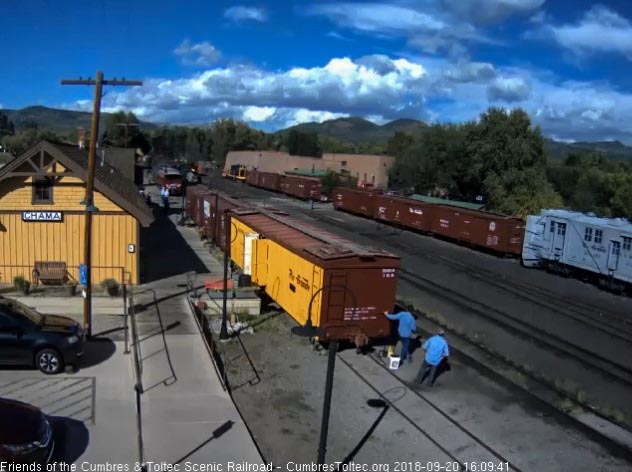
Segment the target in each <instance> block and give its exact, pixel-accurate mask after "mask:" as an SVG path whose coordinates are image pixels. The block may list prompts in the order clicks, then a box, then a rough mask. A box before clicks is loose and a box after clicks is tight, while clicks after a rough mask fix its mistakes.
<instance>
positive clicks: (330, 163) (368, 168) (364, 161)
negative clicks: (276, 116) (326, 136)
mask: <svg viewBox="0 0 632 472" xmlns="http://www.w3.org/2000/svg"><path fill="white" fill-rule="evenodd" d="M394 162H395V158H394V157H393V156H382V155H379V154H335V153H323V157H320V158H319V157H307V156H293V155H290V154H288V153H287V152H275V151H231V152H229V153H228V154H227V155H226V163H225V165H224V170H225V171H226V172H228V171H230V166H231V165H234V164H241V165H245V166H246V168H247V169H252V168H256V169H257V170H260V171H262V172H275V173H277V174H283V173H284V172H286V171H290V170H294V169H314V170H332V171H334V172H343V171H346V172H348V173H350V174H351V175H352V176H354V177H357V178H358V182H359V183H363V182H364V183H368V184H372V185H373V186H374V187H378V188H382V189H386V188H387V187H388V171H389V169H390V168H391V166H392V165H393V163H394Z"/></svg>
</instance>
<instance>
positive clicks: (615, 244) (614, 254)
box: [608, 240, 621, 271]
mask: <svg viewBox="0 0 632 472" xmlns="http://www.w3.org/2000/svg"><path fill="white" fill-rule="evenodd" d="M620 253H621V242H620V241H614V240H610V247H609V248H608V270H612V271H615V270H617V269H618V268H619V254H620Z"/></svg>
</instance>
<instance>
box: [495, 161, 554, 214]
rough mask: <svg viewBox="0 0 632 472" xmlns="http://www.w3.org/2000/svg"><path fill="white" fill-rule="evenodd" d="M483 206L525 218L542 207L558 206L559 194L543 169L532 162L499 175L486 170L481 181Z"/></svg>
mask: <svg viewBox="0 0 632 472" xmlns="http://www.w3.org/2000/svg"><path fill="white" fill-rule="evenodd" d="M484 185H485V189H486V191H487V198H488V200H487V206H488V207H489V208H490V209H492V210H494V211H498V212H500V213H503V214H506V215H514V216H519V217H522V218H525V217H526V216H527V215H529V214H537V213H539V212H540V210H541V209H542V208H559V207H561V206H562V197H561V196H560V195H559V194H558V193H557V192H556V191H555V190H554V189H553V186H552V185H551V184H550V183H549V182H548V181H547V179H546V174H545V172H544V170H543V169H541V168H538V167H535V166H532V167H529V168H526V169H520V170H518V169H512V170H509V171H507V172H505V173H504V174H503V175H502V176H499V175H498V174H496V173H491V174H489V175H488V176H487V177H486V179H485V181H484Z"/></svg>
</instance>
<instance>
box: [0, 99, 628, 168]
mask: <svg viewBox="0 0 632 472" xmlns="http://www.w3.org/2000/svg"><path fill="white" fill-rule="evenodd" d="M0 112H2V113H4V114H5V115H6V116H7V117H8V119H9V121H11V122H12V123H13V124H14V125H15V127H16V129H25V128H29V127H33V126H36V127H37V129H39V130H40V131H52V132H54V133H59V134H63V135H70V134H73V135H74V133H76V131H77V128H80V127H82V128H85V129H86V130H89V129H90V121H91V118H92V113H89V112H84V111H74V110H63V109H57V108H49V107H44V106H30V107H26V108H22V109H20V110H10V109H4V110H0ZM110 117H111V114H110V113H102V115H101V123H100V129H101V130H104V129H105V127H106V124H107V122H108V120H109V118H110ZM139 124H140V127H141V129H143V130H145V131H153V130H156V129H157V128H159V127H160V125H157V124H155V123H149V122H145V121H139ZM426 129H428V125H427V124H426V123H424V122H422V121H418V120H413V119H399V120H395V121H391V122H389V123H386V124H384V125H378V124H375V123H373V122H371V121H368V120H365V119H364V118H360V117H348V118H338V119H335V120H327V121H323V122H322V123H316V122H313V123H301V124H298V125H295V126H291V127H289V128H286V129H282V130H279V131H277V132H275V133H273V136H276V137H278V138H285V137H287V135H288V134H289V132H290V131H291V130H297V131H301V132H305V133H315V134H317V135H318V136H319V137H320V138H321V139H323V138H324V140H325V141H326V140H327V138H328V139H330V140H332V141H335V142H330V143H326V142H324V143H323V144H325V146H324V148H325V149H324V150H325V151H329V150H335V151H340V152H343V151H344V152H354V151H355V152H368V151H373V152H385V150H386V145H387V143H388V141H389V139H391V138H392V137H393V136H394V135H395V133H396V132H403V133H407V134H410V135H412V136H413V137H417V136H418V135H419V134H421V133H423V131H424V130H426ZM543 131H544V133H545V134H546V130H543ZM577 139H578V141H577V142H574V143H563V142H558V141H553V140H551V139H545V142H544V147H545V150H546V153H547V155H548V156H549V157H550V158H552V159H554V160H561V159H564V158H565V157H566V156H567V155H568V154H569V153H579V154H585V153H592V152H598V153H601V154H603V155H604V156H605V157H608V158H610V159H615V160H625V161H632V147H631V146H626V145H624V144H623V143H621V142H619V141H602V142H582V141H579V140H581V136H577ZM271 140H272V141H273V140H274V138H272V139H271ZM282 140H283V139H282ZM329 148H331V149H329Z"/></svg>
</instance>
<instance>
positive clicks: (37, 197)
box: [33, 177, 53, 204]
mask: <svg viewBox="0 0 632 472" xmlns="http://www.w3.org/2000/svg"><path fill="white" fill-rule="evenodd" d="M33 203H34V204H37V203H53V180H52V179H51V178H50V177H44V178H43V179H39V180H36V181H35V182H34V183H33Z"/></svg>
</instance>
